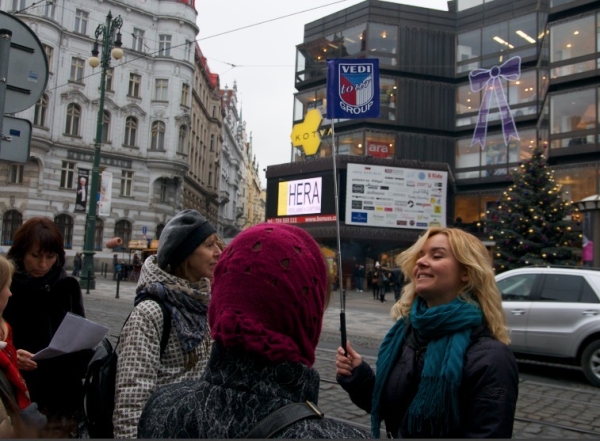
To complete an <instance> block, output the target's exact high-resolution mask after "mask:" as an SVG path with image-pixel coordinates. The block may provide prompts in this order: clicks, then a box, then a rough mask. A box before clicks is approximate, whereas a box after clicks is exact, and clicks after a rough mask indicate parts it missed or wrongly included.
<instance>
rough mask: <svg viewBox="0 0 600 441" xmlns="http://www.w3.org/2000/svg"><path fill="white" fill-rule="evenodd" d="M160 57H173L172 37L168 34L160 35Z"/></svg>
mask: <svg viewBox="0 0 600 441" xmlns="http://www.w3.org/2000/svg"><path fill="white" fill-rule="evenodd" d="M158 55H159V56H160V57H170V56H171V36H170V35H167V34H160V35H159V36H158Z"/></svg>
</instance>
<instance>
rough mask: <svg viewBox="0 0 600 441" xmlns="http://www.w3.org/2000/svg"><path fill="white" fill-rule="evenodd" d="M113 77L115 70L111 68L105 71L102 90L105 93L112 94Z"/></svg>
mask: <svg viewBox="0 0 600 441" xmlns="http://www.w3.org/2000/svg"><path fill="white" fill-rule="evenodd" d="M114 76H115V70H114V68H112V67H109V68H108V69H106V83H105V85H104V90H105V91H106V92H114V90H113V79H114Z"/></svg>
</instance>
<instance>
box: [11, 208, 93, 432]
mask: <svg viewBox="0 0 600 441" xmlns="http://www.w3.org/2000/svg"><path fill="white" fill-rule="evenodd" d="M7 257H8V258H9V259H11V260H12V261H13V262H15V265H16V267H17V268H16V270H17V271H16V272H15V274H14V276H13V279H12V284H11V286H10V290H11V292H12V293H13V296H12V298H11V301H10V302H9V303H8V306H7V307H6V309H5V311H4V314H3V315H4V318H5V319H6V320H7V321H8V322H9V323H10V324H11V326H12V330H13V335H14V338H13V341H14V345H15V348H17V362H18V366H19V369H20V370H21V373H22V375H23V378H24V379H25V381H26V383H27V386H28V388H29V392H30V394H31V399H32V401H35V402H37V403H38V405H39V407H40V410H41V411H42V412H43V413H45V414H46V416H47V417H48V427H49V428H50V429H53V430H56V431H57V432H59V433H60V434H61V435H62V436H65V435H66V436H70V437H78V436H79V435H80V434H81V431H82V428H83V425H82V424H81V422H82V421H83V408H82V405H83V404H82V403H83V386H82V378H83V376H84V375H85V370H86V367H87V363H88V361H89V359H90V357H91V355H92V351H89V350H87V351H79V352H75V353H72V354H66V355H61V356H58V357H54V358H50V359H47V360H41V361H39V362H35V361H34V360H32V359H31V357H32V356H33V354H35V353H37V352H39V351H40V350H42V349H44V348H46V347H47V346H48V345H49V344H50V341H51V340H52V337H53V336H54V334H55V332H56V330H57V329H58V327H59V325H60V324H61V322H62V320H63V318H64V317H65V315H66V314H67V313H68V312H71V313H73V314H76V315H79V316H82V317H85V313H84V309H83V300H82V297H81V287H80V286H79V282H78V281H77V279H75V278H74V277H72V276H69V275H67V273H66V272H65V269H64V264H65V250H64V248H63V238H62V235H61V233H60V230H59V229H58V227H57V226H56V224H55V223H54V222H52V220H50V219H48V218H45V217H34V218H32V219H29V220H28V221H27V222H25V223H24V224H23V225H22V226H21V227H20V228H19V229H18V230H17V232H16V234H15V238H14V241H13V244H12V246H11V248H10V250H9V251H8V254H7Z"/></svg>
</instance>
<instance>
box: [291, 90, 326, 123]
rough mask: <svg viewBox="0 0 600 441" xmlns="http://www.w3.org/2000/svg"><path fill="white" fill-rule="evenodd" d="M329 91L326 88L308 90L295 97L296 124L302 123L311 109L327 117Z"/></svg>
mask: <svg viewBox="0 0 600 441" xmlns="http://www.w3.org/2000/svg"><path fill="white" fill-rule="evenodd" d="M326 100H327V91H326V89H325V87H321V88H319V89H313V90H308V91H305V92H301V93H298V94H296V95H295V96H294V122H300V121H302V120H303V119H304V117H305V116H306V112H308V111H309V110H310V109H319V110H320V111H321V115H322V116H323V118H326V117H327V101H326Z"/></svg>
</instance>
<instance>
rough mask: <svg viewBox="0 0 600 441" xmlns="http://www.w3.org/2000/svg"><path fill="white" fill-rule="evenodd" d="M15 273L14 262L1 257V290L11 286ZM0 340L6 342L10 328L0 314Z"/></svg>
mask: <svg viewBox="0 0 600 441" xmlns="http://www.w3.org/2000/svg"><path fill="white" fill-rule="evenodd" d="M14 273H15V265H14V263H13V262H12V260H9V259H7V258H6V257H4V256H0V289H4V287H5V286H7V285H10V284H11V282H12V276H13V274H14ZM0 332H1V333H2V335H0V340H1V341H5V340H6V337H7V336H8V327H7V326H6V322H5V321H4V319H3V318H2V315H1V314H0Z"/></svg>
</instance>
